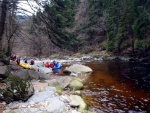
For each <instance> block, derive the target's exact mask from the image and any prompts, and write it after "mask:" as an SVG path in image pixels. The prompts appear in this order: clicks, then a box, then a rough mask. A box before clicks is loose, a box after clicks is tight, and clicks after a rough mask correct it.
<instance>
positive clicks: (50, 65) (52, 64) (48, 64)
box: [42, 61, 58, 68]
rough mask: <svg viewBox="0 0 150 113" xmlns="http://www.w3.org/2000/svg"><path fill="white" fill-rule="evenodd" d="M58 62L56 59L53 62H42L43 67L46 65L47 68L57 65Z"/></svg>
mask: <svg viewBox="0 0 150 113" xmlns="http://www.w3.org/2000/svg"><path fill="white" fill-rule="evenodd" d="M57 64H58V62H56V61H53V62H46V63H44V62H43V64H42V66H43V67H46V68H53V67H54V66H57Z"/></svg>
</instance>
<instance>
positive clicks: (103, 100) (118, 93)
mask: <svg viewBox="0 0 150 113" xmlns="http://www.w3.org/2000/svg"><path fill="white" fill-rule="evenodd" d="M85 65H87V66H89V67H91V68H92V69H93V73H92V75H91V76H90V77H89V78H88V79H87V81H86V83H85V88H84V91H83V98H84V99H85V100H86V102H87V104H88V105H89V106H91V107H94V108H95V109H97V111H98V112H116V113H118V112H119V113H124V112H130V113H135V112H142V113H147V112H150V65H149V64H140V63H133V62H116V61H111V62H110V61H109V62H108V61H105V62H104V61H103V62H102V61H101V62H91V63H87V64H85Z"/></svg>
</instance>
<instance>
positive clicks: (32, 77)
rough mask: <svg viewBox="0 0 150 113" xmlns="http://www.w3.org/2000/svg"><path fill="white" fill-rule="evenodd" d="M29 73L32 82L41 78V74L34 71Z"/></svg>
mask: <svg viewBox="0 0 150 113" xmlns="http://www.w3.org/2000/svg"><path fill="white" fill-rule="evenodd" d="M28 73H29V78H30V80H32V79H35V80H38V79H39V78H40V75H39V73H38V72H36V71H34V70H28Z"/></svg>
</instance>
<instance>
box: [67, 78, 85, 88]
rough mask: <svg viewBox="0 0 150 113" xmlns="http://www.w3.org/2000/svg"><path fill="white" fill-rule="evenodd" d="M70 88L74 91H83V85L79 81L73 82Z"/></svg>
mask: <svg viewBox="0 0 150 113" xmlns="http://www.w3.org/2000/svg"><path fill="white" fill-rule="evenodd" d="M69 86H70V88H71V89H73V90H81V89H83V84H82V83H81V82H80V81H78V80H73V81H72V82H71V83H70V85H69Z"/></svg>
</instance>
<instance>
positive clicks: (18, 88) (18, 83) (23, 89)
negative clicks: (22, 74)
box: [0, 76, 34, 103]
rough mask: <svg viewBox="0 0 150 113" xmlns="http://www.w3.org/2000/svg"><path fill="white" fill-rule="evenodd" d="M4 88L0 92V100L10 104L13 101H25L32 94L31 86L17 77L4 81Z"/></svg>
mask: <svg viewBox="0 0 150 113" xmlns="http://www.w3.org/2000/svg"><path fill="white" fill-rule="evenodd" d="M5 84H6V88H5V89H1V90H0V100H3V101H5V102H6V103H10V102H11V101H13V100H23V101H25V100H27V99H28V98H29V97H30V96H31V95H33V93H34V87H33V85H32V84H31V83H30V82H29V81H27V80H23V79H21V78H19V77H17V76H9V77H8V78H7V79H5Z"/></svg>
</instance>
